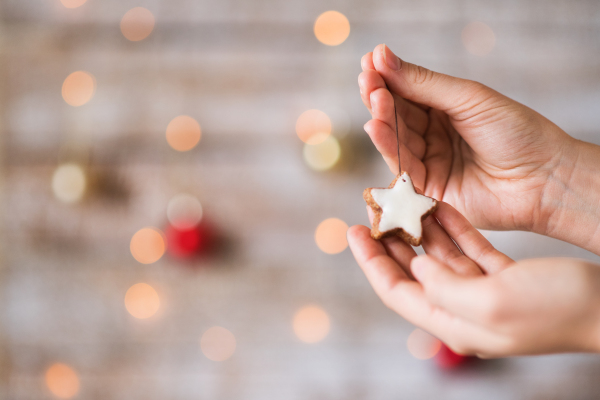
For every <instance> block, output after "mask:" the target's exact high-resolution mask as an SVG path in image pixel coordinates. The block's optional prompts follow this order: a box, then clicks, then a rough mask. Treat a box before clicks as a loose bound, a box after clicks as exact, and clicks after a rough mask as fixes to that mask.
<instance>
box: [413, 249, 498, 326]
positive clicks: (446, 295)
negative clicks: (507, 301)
mask: <svg viewBox="0 0 600 400" xmlns="http://www.w3.org/2000/svg"><path fill="white" fill-rule="evenodd" d="M410 267H411V271H412V273H413V276H414V277H415V278H416V279H417V281H419V283H420V284H421V285H423V289H424V291H425V295H426V296H427V299H428V300H429V302H430V303H432V304H433V305H435V306H438V307H440V308H443V309H445V310H446V311H448V312H450V313H452V314H455V315H458V316H461V317H464V318H466V319H469V320H478V319H479V318H481V316H482V315H483V313H484V312H485V310H484V307H482V305H484V304H486V303H487V301H486V300H487V299H488V297H489V295H490V293H491V291H490V290H488V289H487V288H486V283H487V281H486V278H485V277H464V276H461V275H458V274H457V273H455V272H454V271H453V270H452V269H450V267H448V266H447V265H445V264H443V263H441V262H439V261H438V260H436V259H435V258H433V257H431V256H428V255H422V256H418V257H415V258H413V259H412V261H411V263H410Z"/></svg>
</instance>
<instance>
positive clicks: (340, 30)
mask: <svg viewBox="0 0 600 400" xmlns="http://www.w3.org/2000/svg"><path fill="white" fill-rule="evenodd" d="M314 31H315V36H316V37H317V39H318V40H319V42H321V43H323V44H326V45H328V46H337V45H339V44H342V43H344V41H345V40H346V39H347V38H348V35H350V22H349V21H348V18H346V16H345V15H344V14H342V13H341V12H339V11H333V10H332V11H326V12H324V13H323V14H321V15H319V16H318V17H317V20H316V21H315V26H314Z"/></svg>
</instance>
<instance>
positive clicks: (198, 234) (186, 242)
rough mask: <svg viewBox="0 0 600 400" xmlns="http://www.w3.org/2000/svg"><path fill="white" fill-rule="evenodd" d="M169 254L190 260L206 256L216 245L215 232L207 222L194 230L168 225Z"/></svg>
mask: <svg viewBox="0 0 600 400" xmlns="http://www.w3.org/2000/svg"><path fill="white" fill-rule="evenodd" d="M165 235H166V237H167V252H168V253H169V254H170V255H171V256H172V257H175V258H179V259H190V258H194V257H196V256H198V255H201V254H205V253H207V252H208V251H210V249H211V248H212V246H213V244H214V237H215V234H214V230H213V229H212V227H211V226H210V225H208V224H207V223H205V222H202V223H200V224H199V225H197V226H194V227H192V228H184V229H182V228H176V227H174V226H173V225H168V226H167V229H166V230H165Z"/></svg>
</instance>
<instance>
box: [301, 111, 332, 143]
mask: <svg viewBox="0 0 600 400" xmlns="http://www.w3.org/2000/svg"><path fill="white" fill-rule="evenodd" d="M296 134H297V135H298V137H299V138H300V140H302V141H303V142H304V143H308V144H319V143H322V142H323V141H324V140H325V139H327V136H329V135H330V134H331V120H330V118H329V116H328V115H327V114H325V113H324V112H323V111H321V110H315V109H312V110H306V111H304V112H303V113H302V114H300V116H299V117H298V119H297V120H296Z"/></svg>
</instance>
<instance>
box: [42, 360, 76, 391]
mask: <svg viewBox="0 0 600 400" xmlns="http://www.w3.org/2000/svg"><path fill="white" fill-rule="evenodd" d="M46 385H47V386H48V389H50V391H51V392H52V394H53V395H55V396H56V397H58V398H60V399H70V398H71V397H73V396H75V395H76V394H77V392H79V377H78V376H77V373H76V372H75V371H74V370H73V369H72V368H71V367H69V366H68V365H65V364H61V363H56V364H53V365H51V366H50V368H48V370H47V371H46Z"/></svg>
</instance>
